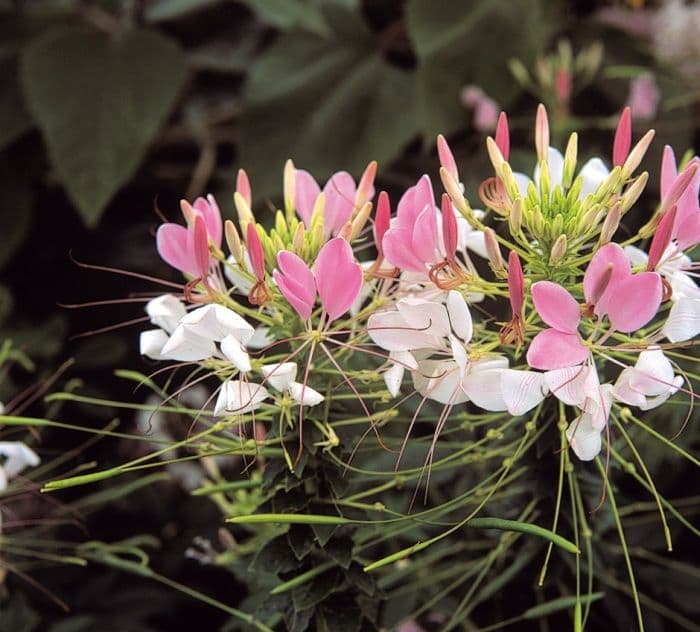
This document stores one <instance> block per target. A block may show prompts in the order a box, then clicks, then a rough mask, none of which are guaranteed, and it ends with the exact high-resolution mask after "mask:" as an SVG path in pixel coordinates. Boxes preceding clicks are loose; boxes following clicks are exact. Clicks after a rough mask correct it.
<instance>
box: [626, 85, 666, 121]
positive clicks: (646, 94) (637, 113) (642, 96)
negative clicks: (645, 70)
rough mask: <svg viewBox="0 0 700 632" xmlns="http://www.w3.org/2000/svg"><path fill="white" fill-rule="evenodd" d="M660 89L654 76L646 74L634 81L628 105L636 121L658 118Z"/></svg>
mask: <svg viewBox="0 0 700 632" xmlns="http://www.w3.org/2000/svg"><path fill="white" fill-rule="evenodd" d="M660 96H661V95H660V93H659V88H658V86H657V85H656V80H655V79H654V75H651V74H645V75H641V76H639V77H635V78H634V79H632V81H631V83H630V94H629V96H628V97H627V105H628V106H629V108H630V110H631V114H632V116H633V117H634V118H635V119H639V120H642V121H648V120H651V119H653V118H654V117H655V116H656V108H657V107H658V105H659V98H660Z"/></svg>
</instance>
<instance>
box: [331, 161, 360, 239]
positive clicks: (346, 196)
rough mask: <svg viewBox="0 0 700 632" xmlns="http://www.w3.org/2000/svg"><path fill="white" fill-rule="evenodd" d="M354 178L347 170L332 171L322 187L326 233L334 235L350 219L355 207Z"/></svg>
mask: <svg viewBox="0 0 700 632" xmlns="http://www.w3.org/2000/svg"><path fill="white" fill-rule="evenodd" d="M356 190H357V187H356V186H355V180H353V177H352V176H351V175H350V174H349V173H348V172H347V171H338V172H337V173H334V174H333V175H332V176H331V177H330V178H329V179H328V182H326V186H324V187H323V193H324V195H325V197H326V205H325V207H324V228H325V230H326V234H331V235H336V234H337V233H338V231H339V230H340V229H341V228H342V227H343V226H344V225H345V223H346V222H347V221H348V220H349V219H350V216H351V215H352V211H353V209H354V207H355V193H356Z"/></svg>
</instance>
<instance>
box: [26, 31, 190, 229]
mask: <svg viewBox="0 0 700 632" xmlns="http://www.w3.org/2000/svg"><path fill="white" fill-rule="evenodd" d="M21 76H22V84H23V88H24V95H25V99H26V102H27V106H28V107H29V109H30V111H31V112H32V114H33V115H34V118H35V119H36V120H37V122H38V123H39V126H40V127H41V130H42V132H43V135H44V139H45V141H46V144H47V146H48V150H49V155H50V158H51V163H52V165H53V167H54V169H55V170H56V173H57V174H58V176H59V178H60V180H61V182H62V183H63V184H64V185H65V187H66V189H67V190H68V193H69V195H70V197H71V199H72V200H73V201H74V202H75V204H76V206H77V207H78V210H79V212H80V214H81V215H82V217H83V220H84V221H85V223H86V224H88V225H89V226H94V225H95V224H96V223H97V221H98V220H99V218H100V215H101V213H102V211H103V209H104V207H105V205H106V204H107V203H108V202H109V200H110V199H111V198H112V196H113V195H114V193H115V192H116V191H117V190H118V189H119V188H120V187H121V186H122V185H124V184H125V183H126V182H127V181H128V180H129V179H130V178H131V177H132V176H133V174H134V172H135V170H136V168H137V167H138V165H139V163H140V161H141V159H142V158H143V155H144V153H145V152H146V150H147V148H148V145H149V142H150V141H151V139H152V138H153V136H154V134H155V133H156V132H157V131H158V129H159V128H160V126H161V125H162V123H163V121H164V119H165V117H166V115H167V114H168V112H169V111H170V108H171V107H172V105H173V103H174V101H175V98H176V97H177V95H178V92H179V90H180V88H181V86H182V84H183V81H184V79H185V61H184V56H183V54H182V52H181V51H180V49H179V48H178V46H177V45H176V44H175V43H174V42H173V41H171V40H169V39H168V38H166V37H164V36H162V35H160V34H158V33H156V32H154V31H149V30H142V29H136V30H131V31H128V32H124V33H119V34H118V35H116V36H113V37H108V36H106V35H104V34H102V33H97V32H94V31H89V30H85V29H70V30H52V31H49V32H48V33H47V34H46V35H44V36H42V37H40V38H39V39H38V40H36V41H35V42H33V43H32V44H31V45H30V46H29V47H28V48H27V49H26V50H25V53H24V55H23V58H22V68H21Z"/></svg>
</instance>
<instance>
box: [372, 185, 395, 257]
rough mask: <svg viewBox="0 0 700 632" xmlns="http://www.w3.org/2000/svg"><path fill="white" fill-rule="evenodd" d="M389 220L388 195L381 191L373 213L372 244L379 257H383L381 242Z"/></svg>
mask: <svg viewBox="0 0 700 632" xmlns="http://www.w3.org/2000/svg"><path fill="white" fill-rule="evenodd" d="M390 222H391V203H390V202H389V195H388V194H387V192H386V191H382V192H381V193H380V194H379V200H378V201H377V211H376V213H375V215H374V245H375V247H376V248H377V253H378V255H379V258H380V259H381V258H383V257H384V247H383V245H382V242H383V240H384V235H385V234H386V232H387V231H388V230H389V225H390Z"/></svg>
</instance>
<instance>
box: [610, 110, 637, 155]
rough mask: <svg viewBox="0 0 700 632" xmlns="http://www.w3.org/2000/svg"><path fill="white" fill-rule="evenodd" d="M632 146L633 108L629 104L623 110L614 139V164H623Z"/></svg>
mask: <svg viewBox="0 0 700 632" xmlns="http://www.w3.org/2000/svg"><path fill="white" fill-rule="evenodd" d="M631 146H632V110H631V109H630V107H629V106H627V107H626V108H625V109H624V110H622V114H621V115H620V120H619V121H618V123H617V129H616V130H615V140H614V141H613V166H615V167H618V166H622V165H623V164H624V163H625V161H626V160H627V157H628V156H629V153H630V147H631Z"/></svg>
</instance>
